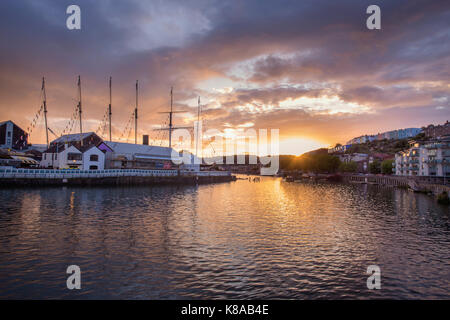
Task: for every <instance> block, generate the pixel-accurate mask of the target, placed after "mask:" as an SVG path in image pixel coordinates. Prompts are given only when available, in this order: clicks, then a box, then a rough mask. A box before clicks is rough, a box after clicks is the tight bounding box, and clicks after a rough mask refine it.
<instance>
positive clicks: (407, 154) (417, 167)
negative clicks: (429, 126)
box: [395, 136, 450, 177]
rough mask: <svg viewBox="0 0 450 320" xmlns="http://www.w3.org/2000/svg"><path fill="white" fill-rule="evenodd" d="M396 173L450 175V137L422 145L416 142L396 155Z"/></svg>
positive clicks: (402, 174)
mask: <svg viewBox="0 0 450 320" xmlns="http://www.w3.org/2000/svg"><path fill="white" fill-rule="evenodd" d="M395 174H396V175H400V176H439V177H448V176H450V137H449V136H447V137H444V138H443V139H441V140H438V141H432V142H427V143H424V144H422V145H420V144H418V143H416V144H415V145H414V146H413V147H411V148H410V149H408V150H406V151H401V152H398V153H397V154H396V155H395Z"/></svg>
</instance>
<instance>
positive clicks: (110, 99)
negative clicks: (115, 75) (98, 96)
mask: <svg viewBox="0 0 450 320" xmlns="http://www.w3.org/2000/svg"><path fill="white" fill-rule="evenodd" d="M111 105H112V78H111V77H109V106H108V120H109V141H110V142H112V135H111V118H112V107H111Z"/></svg>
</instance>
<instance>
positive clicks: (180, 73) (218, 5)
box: [0, 0, 450, 151]
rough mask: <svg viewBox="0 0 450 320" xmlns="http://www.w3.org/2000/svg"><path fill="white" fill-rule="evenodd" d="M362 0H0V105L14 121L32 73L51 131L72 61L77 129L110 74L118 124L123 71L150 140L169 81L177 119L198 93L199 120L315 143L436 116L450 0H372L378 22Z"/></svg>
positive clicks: (65, 104)
mask: <svg viewBox="0 0 450 320" xmlns="http://www.w3.org/2000/svg"><path fill="white" fill-rule="evenodd" d="M372 2H373V1H370V2H369V1H331V0H327V1H325V0H319V1H317V0H316V1H285V0H280V1H259V0H253V1H219V0H217V1H212V0H198V1H138V0H132V1H113V0H104V1H103V0H102V1H87V0H86V1H57V0H41V1H32V0H15V1H13V0H4V1H1V2H0V18H1V19H0V37H1V39H2V41H1V43H0V70H1V72H0V96H1V98H2V99H1V105H0V119H2V120H7V119H11V120H13V121H15V122H17V123H18V124H19V125H20V126H22V127H23V128H26V127H27V126H28V124H29V123H30V122H31V120H32V118H33V116H34V114H35V112H36V111H37V110H38V109H39V90H40V81H41V78H42V76H45V77H46V79H47V95H48V106H49V122H50V127H51V128H52V129H54V131H56V132H57V133H61V132H62V130H63V129H64V128H65V127H66V125H67V122H68V121H69V119H70V117H71V115H72V113H73V110H74V108H75V105H76V78H77V76H78V75H81V77H82V84H83V104H84V119H85V128H86V130H95V129H96V128H97V127H99V125H100V123H101V120H102V118H103V116H104V113H105V110H106V106H107V104H108V88H107V81H108V78H109V76H112V77H113V111H114V114H113V133H114V136H115V138H116V139H118V138H119V137H121V136H122V137H123V136H126V135H127V132H124V131H125V127H126V124H127V121H128V120H129V118H130V116H131V113H132V110H133V108H134V83H135V81H136V80H139V82H140V120H139V123H140V126H139V127H140V130H139V134H144V133H149V134H150V135H151V136H152V138H153V139H157V140H158V141H157V143H160V142H159V139H163V140H165V139H166V138H167V136H163V135H161V133H158V132H157V131H152V130H153V129H154V128H155V127H158V126H159V125H162V124H163V123H164V122H165V120H166V116H167V115H166V114H162V113H159V112H161V111H166V110H167V108H168V105H169V92H170V87H171V86H174V88H175V89H174V93H175V95H174V98H175V107H176V108H177V109H182V110H185V111H187V112H186V113H183V114H179V115H177V117H176V121H177V123H179V124H183V125H186V124H188V125H191V124H192V121H193V120H194V119H195V115H196V105H197V96H199V95H200V96H201V97H202V108H203V117H204V119H205V121H206V126H208V127H214V128H217V129H219V130H223V129H225V128H228V130H232V129H233V130H242V129H244V128H248V127H252V128H279V129H280V135H281V138H282V139H291V140H292V139H293V138H295V137H297V138H299V139H300V138H301V139H304V140H302V141H303V142H299V143H305V142H304V141H306V140H307V139H309V141H313V142H314V141H316V144H315V145H316V146H321V145H327V144H334V143H336V142H345V141H346V140H347V139H349V138H351V137H353V136H355V135H360V134H364V133H377V132H379V131H383V130H389V129H394V128H403V127H417V126H423V125H426V124H428V123H441V122H444V121H445V120H447V119H448V118H450V117H449V115H450V84H449V79H450V41H449V36H450V34H449V33H450V25H449V21H450V3H449V2H448V1H444V0H443V1H439V0H436V1H426V0H423V1H415V0H408V1H406V0H404V1H378V2H377V3H376V4H378V5H379V6H380V7H381V12H382V29H381V30H368V29H367V28H366V21H365V20H366V18H367V14H366V13H365V11H366V8H367V6H368V5H370V4H375V3H372ZM70 4H78V5H79V6H80V7H81V12H82V29H81V30H78V31H70V30H67V28H66V23H65V20H66V17H67V15H66V13H65V11H66V8H67V6H68V5H70ZM39 130H40V131H39ZM74 130H77V129H76V128H74ZM230 132H231V131H230ZM42 133H43V130H42V126H40V127H39V126H38V128H36V132H35V133H34V134H33V136H32V140H33V141H34V142H37V143H39V142H40V143H42V142H43V138H41V137H40V135H42V136H43V134H42ZM125 138H126V137H125ZM305 139H306V140H305ZM299 141H300V140H299ZM164 143H165V142H164ZM306 146H307V148H311V146H312V144H308V143H305V148H306ZM287 151H288V150H287Z"/></svg>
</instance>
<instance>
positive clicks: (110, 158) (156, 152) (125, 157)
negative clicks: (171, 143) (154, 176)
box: [105, 142, 200, 172]
mask: <svg viewBox="0 0 450 320" xmlns="http://www.w3.org/2000/svg"><path fill="white" fill-rule="evenodd" d="M105 144H106V145H107V146H108V147H109V148H110V149H111V150H112V152H106V168H107V169H148V170H154V169H180V170H182V171H192V172H198V171H200V160H199V159H198V158H196V157H195V156H194V155H192V154H191V153H186V154H185V157H184V158H183V157H182V154H181V153H178V152H177V151H176V150H174V149H172V148H168V147H159V146H149V145H143V144H132V143H123V142H105ZM182 161H184V162H183V163H182Z"/></svg>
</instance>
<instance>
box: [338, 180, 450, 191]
mask: <svg viewBox="0 0 450 320" xmlns="http://www.w3.org/2000/svg"><path fill="white" fill-rule="evenodd" d="M342 179H343V181H344V182H349V183H365V184H376V185H383V186H390V187H398V188H411V189H413V190H415V191H420V192H427V193H433V194H435V195H437V194H439V193H442V192H443V191H446V192H447V193H450V181H449V178H443V177H410V176H378V175H344V176H342Z"/></svg>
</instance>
